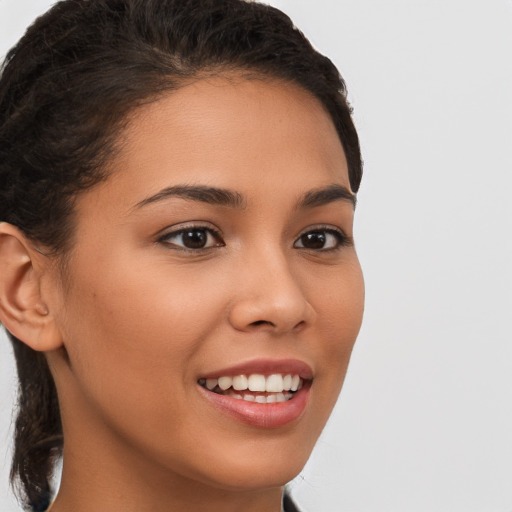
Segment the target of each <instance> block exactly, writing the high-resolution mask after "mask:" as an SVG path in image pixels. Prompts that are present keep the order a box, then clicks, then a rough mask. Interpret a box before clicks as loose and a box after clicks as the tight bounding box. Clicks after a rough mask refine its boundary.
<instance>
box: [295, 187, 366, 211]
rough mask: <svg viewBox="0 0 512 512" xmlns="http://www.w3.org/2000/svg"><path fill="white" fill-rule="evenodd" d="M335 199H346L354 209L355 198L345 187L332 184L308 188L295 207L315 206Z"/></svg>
mask: <svg viewBox="0 0 512 512" xmlns="http://www.w3.org/2000/svg"><path fill="white" fill-rule="evenodd" d="M335 201H347V202H349V203H350V204H351V205H352V207H353V208H354V209H355V207H356V203H357V199H356V195H355V194H353V193H352V192H351V191H350V190H349V189H348V188H347V187H345V186H343V185H338V184H333V185H329V186H327V187H325V188H319V189H316V190H310V191H309V192H306V194H304V196H303V197H302V198H301V199H300V201H299V202H298V204H297V209H302V208H316V207H318V206H323V205H326V204H329V203H333V202H335Z"/></svg>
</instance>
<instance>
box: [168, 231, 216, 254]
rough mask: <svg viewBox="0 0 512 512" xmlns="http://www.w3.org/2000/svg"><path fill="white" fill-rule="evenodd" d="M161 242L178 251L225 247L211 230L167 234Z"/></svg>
mask: <svg viewBox="0 0 512 512" xmlns="http://www.w3.org/2000/svg"><path fill="white" fill-rule="evenodd" d="M159 241H160V242H163V243H165V244H168V245H171V246H175V247H177V248H178V249H188V250H192V251H194V250H196V251H197V250H201V249H209V248H212V247H220V246H223V245H224V243H223V242H222V239H221V237H220V235H219V233H217V232H216V231H214V230H213V229H211V228H204V227H190V228H184V229H180V230H178V231H173V232H172V233H167V234H166V235H164V236H163V237H161V238H160V240H159Z"/></svg>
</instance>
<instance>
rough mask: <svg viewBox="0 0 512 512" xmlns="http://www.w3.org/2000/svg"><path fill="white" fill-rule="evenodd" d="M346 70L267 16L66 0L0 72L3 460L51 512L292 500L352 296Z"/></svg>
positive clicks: (350, 327) (355, 174)
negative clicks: (6, 347) (10, 422)
mask: <svg viewBox="0 0 512 512" xmlns="http://www.w3.org/2000/svg"><path fill="white" fill-rule="evenodd" d="M345 94H346V91H345V86H344V83H343V81H342V79H341V77H340V76H339V74H338V72H337V70H336V68H335V67H334V66H333V64H332V63H331V62H330V61H329V60H328V59H327V58H326V57H324V56H322V55H320V54H319V53H317V52H316V51H315V50H314V49H313V48H312V47H311V45H310V44H309V43H308V41H307V40H306V39H305V38H304V36H303V35H302V34H301V33H300V32H299V31H298V30H296V29H295V28H294V27H293V24H292V23H291V21H290V20H289V19H288V18H287V17H286V16H285V15H284V14H283V13H281V12H280V11H278V10H276V9H274V8H271V7H269V6H266V5H260V4H257V3H253V2H244V1H242V0H208V1H204V0H203V1H201V2H191V1H189V0H159V1H148V0H98V1H95V2H88V1H85V0H65V1H63V2H59V3H58V4H56V6H55V7H53V8H52V9H51V10H50V11H49V12H48V13H47V14H46V15H44V16H43V17H41V18H39V19H38V20H37V21H36V23H35V24H34V25H33V26H32V27H31V28H30V29H29V30H28V32H27V34H26V35H25V36H24V37H23V39H22V40H21V41H20V42H19V44H18V45H17V46H16V47H15V48H14V49H13V50H12V51H11V53H10V54H9V55H8V57H7V59H6V64H5V66H4V69H3V74H2V77H1V81H0V190H1V192H0V193H1V194H2V196H1V198H0V221H2V222H1V224H0V266H1V268H2V272H1V277H0V315H1V316H0V319H1V321H2V323H3V325H4V326H5V328H6V330H7V331H8V333H9V336H10V338H11V340H12V343H13V347H14V352H15V356H16V360H17V366H18V376H19V383H20V409H19V416H18V418H17V421H16V434H15V436H16V439H15V452H14V461H13V466H12V478H13V479H14V480H17V481H19V482H20V488H21V493H22V496H23V499H24V500H25V505H26V507H27V508H28V509H32V510H38V511H40V510H46V509H48V507H49V505H50V501H51V500H52V496H53V490H52V489H51V486H50V484H49V478H50V476H51V473H52V470H53V464H54V462H55V459H56V457H57V456H58V455H60V454H62V457H63V469H62V479H61V485H60V489H59V491H58V493H57V496H56V497H55V499H54V501H53V504H52V505H51V507H50V508H51V511H52V512H64V511H70V510H73V511H74V512H80V511H82V510H84V511H85V510H87V511H90V510H98V511H99V510H105V511H106V510H108V511H110V512H115V511H118V510H119V511H123V512H126V511H131V510H133V511H145V510H147V511H152V512H158V511H168V510H172V511H174V512H176V511H182V510H183V511H185V510H196V511H206V510H208V511H221V510H222V511H235V510H236V511H239V510H244V511H258V512H278V511H279V510H280V509H281V506H282V503H284V509H285V510H294V505H293V504H292V503H291V500H290V499H289V498H287V497H285V498H284V500H283V486H284V484H286V482H288V481H290V480H291V479H292V478H293V477H294V476H295V475H297V473H298V472H299V471H300V470H301V468H302V467H303V466H304V464H305V462H306V460H307V458H308V457H309V455H310V453H311V450H312V448H313V446H314V444H315V442H316V440H317V438H318V436H319V435H320V432H321V430H322V428H323V426H324V425H325V422H326V421H327V418H328V416H329V414H330V412H331V410H332V408H333V406H334V403H335V401H336V399H337V396H338V394H339V390H340V388H341V385H342V382H343V378H344V375H345V372H346V368H347V364H348V361H349V357H350V353H351V350H352V346H353V344H354V341H355V338H356V336H357V333H358V330H359V326H360V322H361V317H362V310H363V295H364V293H363V281H362V275H361V271H360V267H359V263H358V260H357V256H356V253H355V249H354V243H353V233H352V224H353V213H354V206H355V197H356V196H355V195H356V192H357V190H358V187H359V183H360V179H361V157H360V151H359V144H358V138H357V134H356V131H355V128H354V126H353V123H352V120H351V117H350V109H349V106H348V104H347V102H346V97H345Z"/></svg>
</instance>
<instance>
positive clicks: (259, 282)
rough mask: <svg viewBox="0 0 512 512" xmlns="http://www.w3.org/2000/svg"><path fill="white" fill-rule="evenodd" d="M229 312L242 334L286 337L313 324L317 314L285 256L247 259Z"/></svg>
mask: <svg viewBox="0 0 512 512" xmlns="http://www.w3.org/2000/svg"><path fill="white" fill-rule="evenodd" d="M241 267H242V269H241V271H240V272H239V273H237V274H238V276H237V277H238V278H239V279H238V280H237V292H236V294H235V298H234V300H233V302H232V304H231V309H230V311H229V320H230V323H231V325H232V326H233V327H234V328H235V329H237V330H239V331H246V332H251V331H261V330H263V331H269V332H271V333H273V334H285V333H288V332H291V331H297V330H301V329H303V328H305V327H306V326H307V325H309V324H311V323H313V321H314V319H315V317H316V313H315V310H314V308H313V306H312V305H311V304H310V303H309V302H308V300H307V298H306V296H305V293H304V290H303V287H302V286H301V283H299V281H298V279H297V277H296V276H294V274H293V272H292V270H291V269H290V266H289V264H288V262H287V260H286V258H285V256H284V255H283V254H277V255H276V254H273V255H269V254H267V255H265V257H260V258H258V257H254V258H251V260H250V261H247V260H245V261H244V264H243V265H241Z"/></svg>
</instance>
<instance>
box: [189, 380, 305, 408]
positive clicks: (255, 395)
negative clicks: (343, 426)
mask: <svg viewBox="0 0 512 512" xmlns="http://www.w3.org/2000/svg"><path fill="white" fill-rule="evenodd" d="M198 383H199V385H200V386H202V387H203V388H205V389H208V390H209V391H212V392H214V393H217V394H219V395H224V396H229V397H231V398H235V399H237V400H245V401H246V402H256V403H259V404H272V403H281V402H286V401H288V400H290V399H291V398H292V397H293V395H294V393H295V392H296V391H298V390H300V389H302V387H303V385H304V381H303V379H301V378H300V376H299V375H297V374H294V375H292V374H280V373H274V374H271V375H267V376H265V375H262V374H258V373H253V374H249V375H236V376H234V377H230V376H222V377H218V378H208V379H199V381H198Z"/></svg>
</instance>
